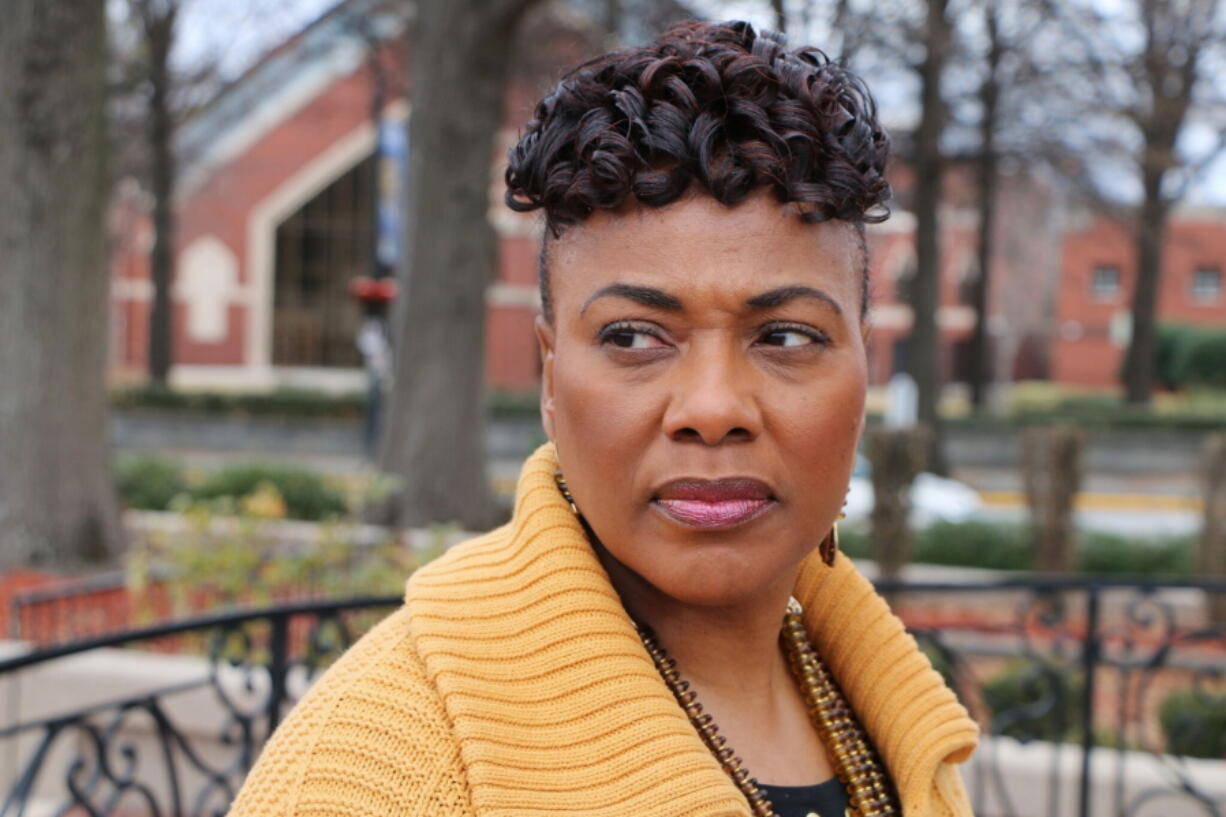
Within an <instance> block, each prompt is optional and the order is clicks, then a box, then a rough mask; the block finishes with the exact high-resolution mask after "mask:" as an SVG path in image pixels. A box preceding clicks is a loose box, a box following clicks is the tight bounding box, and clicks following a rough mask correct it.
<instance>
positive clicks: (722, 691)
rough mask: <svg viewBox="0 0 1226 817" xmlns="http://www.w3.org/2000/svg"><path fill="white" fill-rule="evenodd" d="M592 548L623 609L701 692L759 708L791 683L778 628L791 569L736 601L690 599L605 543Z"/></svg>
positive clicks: (791, 578)
mask: <svg viewBox="0 0 1226 817" xmlns="http://www.w3.org/2000/svg"><path fill="white" fill-rule="evenodd" d="M596 552H597V555H598V556H599V557H600V561H601V563H602V564H603V565H604V567H605V570H606V571H607V572H608V574H609V578H610V580H611V581H612V583H613V586H614V588H616V590H617V592H618V594H619V595H620V596H621V599H622V603H623V605H625V607H626V611H627V612H628V613H629V614H630V616H631V617H632V618H634V619H635V620H636V621H638V622H639V623H641V624H645V625H647V626H648V627H650V628H651V629H652V631H653V632H654V633H655V636H656V640H657V641H658V643H659V644H660V645H661V646H663V647H664V648H665V649H666V650H667V651H668V654H669V655H670V656H671V657H672V658H674V659H675V660H676V661H677V665H678V667H679V669H680V670H681V673H682V675H683V676H684V677H685V678H686V679H687V680H688V681H690V683H692V684H694V685H695V686H697V687H699V689H700V690H701V692H702V693H704V694H705V695H712V694H714V695H717V696H719V697H720V698H731V697H733V696H735V697H736V698H738V699H739V700H741V701H742V702H743V703H745V704H748V705H750V706H752V707H753V708H755V709H757V708H759V707H762V706H771V705H772V704H773V702H774V701H776V700H777V696H778V694H779V685H781V684H782V685H791V684H792V683H793V682H792V680H791V675H790V672H789V670H788V667H787V662H786V659H785V658H784V656H783V653H782V650H781V648H780V645H779V632H780V628H781V626H782V624H783V617H784V613H785V612H786V609H787V601H788V598H789V596H790V595H791V589H792V586H793V584H794V580H795V576H794V575H787V576H783V577H781V578H780V580H779V581H777V582H775V583H774V584H773V585H772V586H770V587H766V588H763V589H762V590H761V591H760V592H758V593H755V594H754V595H753V596H752V597H749V598H747V599H744V600H742V601H738V602H737V603H735V604H729V605H727V606H705V605H694V604H687V603H685V602H683V601H679V600H677V599H675V598H672V597H671V596H669V595H667V594H665V593H663V592H661V591H660V590H658V589H657V588H655V587H654V586H653V585H651V584H650V583H649V582H647V581H646V580H645V579H643V577H641V576H640V575H638V574H637V573H635V572H634V571H632V570H630V569H629V568H628V567H626V566H625V565H624V564H622V563H621V562H619V561H618V560H617V559H616V558H614V557H613V556H612V554H610V553H609V552H608V551H607V550H606V549H605V548H604V547H603V546H601V545H599V544H597V545H596ZM794 572H795V571H793V573H794Z"/></svg>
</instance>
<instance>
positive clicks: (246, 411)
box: [111, 386, 366, 418]
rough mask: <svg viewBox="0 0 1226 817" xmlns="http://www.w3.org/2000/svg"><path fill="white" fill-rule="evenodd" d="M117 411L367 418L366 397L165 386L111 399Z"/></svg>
mask: <svg viewBox="0 0 1226 817" xmlns="http://www.w3.org/2000/svg"><path fill="white" fill-rule="evenodd" d="M111 404H112V405H113V406H115V407H116V408H129V409H160V410H163V411H189V412H196V413H201V414H221V415H240V416H242V415H275V416H291V417H348V418H355V417H361V416H363V412H364V411H365V408H366V395H365V394H364V393H353V394H329V393H326V392H319V391H311V390H308V389H277V390H275V391H271V392H196V391H176V390H174V389H168V388H166V387H164V386H138V387H134V388H130V389H123V390H121V391H117V392H115V393H114V394H112V396H111Z"/></svg>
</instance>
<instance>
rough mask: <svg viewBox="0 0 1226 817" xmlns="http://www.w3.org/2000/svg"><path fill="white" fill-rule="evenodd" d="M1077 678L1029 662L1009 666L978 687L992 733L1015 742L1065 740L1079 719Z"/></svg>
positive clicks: (1074, 729) (1073, 733)
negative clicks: (990, 714) (1004, 736)
mask: <svg viewBox="0 0 1226 817" xmlns="http://www.w3.org/2000/svg"><path fill="white" fill-rule="evenodd" d="M1081 688H1082V682H1081V679H1080V678H1079V677H1074V676H1070V675H1067V674H1064V673H1062V672H1059V671H1057V670H1055V669H1053V668H1051V667H1047V666H1044V665H1042V664H1035V663H1030V662H1026V663H1023V662H1017V663H1014V664H1011V665H1010V666H1009V667H1008V668H1006V669H1005V670H1004V671H1003V672H1002V673H1000V674H999V675H997V676H996V677H995V678H992V679H991V680H989V681H987V682H986V683H985V684H984V685H983V688H982V694H983V702H984V704H985V705H987V707H988V709H989V710H991V712H992V727H991V728H992V734H994V735H1007V736H1009V737H1011V738H1017V739H1018V740H1050V741H1058V740H1067V739H1069V738H1070V737H1072V736H1074V735H1076V734H1077V726H1078V723H1079V722H1080V720H1081Z"/></svg>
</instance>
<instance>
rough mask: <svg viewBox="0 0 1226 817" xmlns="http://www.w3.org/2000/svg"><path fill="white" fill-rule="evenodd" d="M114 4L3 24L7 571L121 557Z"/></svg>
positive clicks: (1, 550)
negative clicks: (112, 189)
mask: <svg viewBox="0 0 1226 817" xmlns="http://www.w3.org/2000/svg"><path fill="white" fill-rule="evenodd" d="M106 76H107V58H106V17H105V14H104V2H103V0H10V2H9V3H7V4H6V7H5V19H4V24H3V25H0V189H3V191H4V193H3V195H0V259H2V263H0V278H2V280H0V287H2V290H0V291H2V292H3V295H0V384H2V387H0V452H3V460H4V465H3V467H0V568H2V567H11V566H14V565H42V566H48V567H51V566H54V567H55V568H58V569H70V568H73V567H76V566H79V565H80V564H81V563H83V562H96V561H99V560H103V559H106V558H108V557H111V556H113V555H115V554H117V553H118V552H119V551H120V548H121V545H122V540H123V534H122V529H121V525H120V519H119V510H118V506H117V503H116V501H115V495H114V491H113V489H112V485H111V480H110V476H109V474H110V471H109V464H108V461H107V460H108V458H107V454H108V451H107V444H106V438H107V393H106V384H105V380H104V369H105V365H106V346H107V329H106V327H107V304H108V301H109V288H108V286H109V281H110V276H109V272H108V267H107V253H106V239H105V208H106V201H107V193H108V184H109V179H108V171H107V162H106V158H107V134H106Z"/></svg>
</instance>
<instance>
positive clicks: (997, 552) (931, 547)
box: [839, 521, 1192, 576]
mask: <svg viewBox="0 0 1226 817" xmlns="http://www.w3.org/2000/svg"><path fill="white" fill-rule="evenodd" d="M1030 530H1031V529H1030V527H1029V526H1028V525H1018V524H1001V523H996V522H982V521H972V522H938V523H937V524H935V525H932V526H930V527H928V528H925V529H922V530H917V531H915V534H914V535H915V544H914V547H913V550H912V552H911V561H912V562H918V563H922V564H935V565H953V566H957V567H979V568H989V569H992V570H1030V569H1032V567H1033V564H1034V549H1033V545H1032V543H1031V532H1030ZM839 546H840V547H841V548H842V550H843V552H844V553H846V554H847V555H848V556H850V557H852V558H854V559H871V558H873V545H872V537H871V534H870V533H869V531H868V529H867V528H866V527H864V526H860V525H857V526H854V527H852V526H844V527H842V528H840V529H839ZM1074 565H1075V568H1076V569H1077V570H1078V571H1080V572H1082V573H1100V574H1110V575H1127V576H1156V575H1165V576H1187V575H1190V574H1191V572H1192V539H1191V538H1190V537H1187V536H1181V537H1170V538H1145V539H1140V538H1131V537H1125V536H1116V535H1113V534H1108V533H1099V532H1095V531H1082V532H1081V533H1080V534H1079V535H1078V543H1077V552H1076V553H1075V554H1074Z"/></svg>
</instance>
